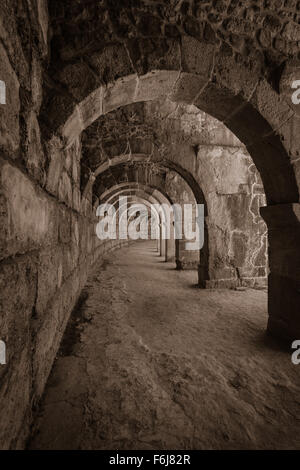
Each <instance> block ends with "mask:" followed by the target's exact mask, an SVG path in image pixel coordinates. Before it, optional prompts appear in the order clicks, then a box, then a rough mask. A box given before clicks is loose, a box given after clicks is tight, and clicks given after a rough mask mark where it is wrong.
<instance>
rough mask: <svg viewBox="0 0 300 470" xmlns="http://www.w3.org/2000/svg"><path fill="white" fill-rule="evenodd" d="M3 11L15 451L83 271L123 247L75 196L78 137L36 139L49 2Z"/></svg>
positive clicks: (0, 391) (2, 232) (4, 184)
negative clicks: (100, 233) (98, 230)
mask: <svg viewBox="0 0 300 470" xmlns="http://www.w3.org/2000/svg"><path fill="white" fill-rule="evenodd" d="M0 17H1V20H2V21H1V22H0V37H1V39H2V41H3V44H4V45H5V48H4V47H3V46H2V45H1V46H0V79H1V80H3V81H4V82H5V84H6V94H7V99H6V105H1V106H0V250H1V251H0V293H1V295H0V337H1V340H3V341H5V343H6V347H7V358H6V360H7V365H6V366H1V369H0V382H1V388H0V402H1V410H0V422H1V426H0V446H1V448H2V449H9V448H14V449H15V448H22V447H23V446H24V442H25V439H26V437H27V434H28V430H29V426H30V423H31V413H32V410H33V409H34V408H35V406H36V404H37V403H38V401H39V398H40V397H41V394H42V392H43V389H44V385H45V383H46V380H47V378H48V375H49V372H50V370H51V367H52V364H53V361H54V359H55V356H56V353H57V349H58V346H59V343H60V341H61V338H62V334H63V332H64V329H65V326H66V323H67V321H68V318H69V315H70V313H71V311H72V309H73V307H74V305H75V304H76V301H77V299H78V296H79V294H80V292H81V290H82V288H83V286H84V284H85V282H86V279H87V274H88V272H89V270H90V269H92V266H93V264H94V263H96V262H97V260H98V259H99V258H100V257H101V256H102V255H103V254H104V253H105V252H107V251H108V250H111V249H114V248H117V247H118V246H120V245H119V242H117V241H114V242H113V241H109V242H106V243H104V242H100V241H99V240H98V239H97V238H96V235H95V222H96V221H95V216H93V213H92V209H91V208H92V205H91V201H90V200H88V199H86V200H82V198H81V191H80V158H81V145H80V140H79V139H77V140H76V142H75V143H74V144H73V145H72V146H71V147H70V148H68V149H64V146H63V142H61V141H59V140H58V139H57V140H56V139H55V138H54V139H52V141H51V142H50V143H49V144H47V145H46V146H45V145H43V143H42V142H41V133H40V128H39V123H38V119H37V115H38V113H39V108H40V105H41V100H42V91H41V90H42V73H41V70H42V67H43V65H44V61H45V58H46V55H47V9H46V2H45V1H42V0H39V1H37V2H35V1H31V2H14V1H9V2H2V3H1V6H0ZM5 19H6V20H7V21H4V20H5ZM30 24H31V28H32V29H30V26H29V25H30ZM20 25H21V26H20ZM26 34H27V42H26V41H25V38H24V37H23V35H26Z"/></svg>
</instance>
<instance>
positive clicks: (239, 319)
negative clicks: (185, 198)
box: [30, 242, 300, 450]
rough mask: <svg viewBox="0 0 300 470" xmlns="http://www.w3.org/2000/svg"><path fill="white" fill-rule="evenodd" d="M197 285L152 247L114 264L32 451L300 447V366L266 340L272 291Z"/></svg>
mask: <svg viewBox="0 0 300 470" xmlns="http://www.w3.org/2000/svg"><path fill="white" fill-rule="evenodd" d="M104 268H105V269H104ZM195 283H196V273H195V272H178V271H175V270H174V268H173V265H171V264H170V263H163V262H162V259H161V258H159V257H158V255H157V253H156V252H155V249H154V244H152V243H151V242H146V243H137V244H135V245H132V246H131V247H130V248H126V249H123V250H120V251H118V252H115V253H114V254H113V255H110V258H109V260H108V261H107V263H105V265H104V266H103V267H99V268H98V269H97V271H95V273H94V274H93V275H92V276H91V277H90V280H89V283H88V285H87V286H86V288H85V291H84V293H83V301H82V305H81V306H80V307H78V308H77V310H76V311H74V314H73V316H72V318H73V320H72V322H70V325H69V327H68V330H67V332H66V335H65V339H64V342H63V344H62V348H61V351H60V355H59V358H58V360H57V361H56V363H55V366H54V368H53V371H52V374H51V377H50V379H49V382H48V385H47V388H46V392H45V397H44V401H43V405H42V409H41V412H40V416H39V417H38V419H37V421H36V425H35V427H36V430H37V433H36V435H35V438H34V439H33V440H32V442H31V445H30V448H32V449H157V450H159V449H232V448H233V449H252V448H259V449H264V448H268V449H270V448H277V449H278V448H299V449H300V438H299V425H300V397H299V390H300V366H295V365H292V363H291V356H290V354H289V353H287V352H283V351H281V350H280V349H279V348H276V346H275V345H273V344H272V342H270V341H269V340H268V339H266V337H265V335H264V331H265V327H266V320H267V313H266V308H267V307H266V303H267V295H266V293H265V292H263V291H254V290H247V291H245V292H239V291H226V290H223V291H222V290H200V289H197V288H195Z"/></svg>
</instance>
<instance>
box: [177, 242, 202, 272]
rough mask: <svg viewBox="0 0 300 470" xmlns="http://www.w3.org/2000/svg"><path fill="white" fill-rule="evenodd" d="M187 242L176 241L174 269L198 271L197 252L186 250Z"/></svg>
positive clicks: (198, 255)
mask: <svg viewBox="0 0 300 470" xmlns="http://www.w3.org/2000/svg"><path fill="white" fill-rule="evenodd" d="M186 243H190V242H189V240H185V239H183V240H176V269H196V270H197V269H198V266H199V257H200V254H199V253H200V251H199V250H193V251H191V250H186Z"/></svg>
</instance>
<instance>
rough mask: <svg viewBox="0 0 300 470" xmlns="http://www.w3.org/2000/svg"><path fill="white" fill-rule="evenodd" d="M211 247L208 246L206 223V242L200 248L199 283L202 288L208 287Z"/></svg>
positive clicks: (205, 225)
mask: <svg viewBox="0 0 300 470" xmlns="http://www.w3.org/2000/svg"><path fill="white" fill-rule="evenodd" d="M208 263H209V247H208V229H207V224H206V223H205V224H204V243H203V247H202V248H201V250H200V263H199V265H198V285H199V287H200V289H206V288H207V281H209V266H208Z"/></svg>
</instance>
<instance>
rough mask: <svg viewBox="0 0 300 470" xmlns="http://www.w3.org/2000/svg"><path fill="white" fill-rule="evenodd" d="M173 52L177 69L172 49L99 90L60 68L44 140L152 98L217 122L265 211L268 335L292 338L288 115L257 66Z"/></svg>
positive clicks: (187, 43)
mask: <svg viewBox="0 0 300 470" xmlns="http://www.w3.org/2000/svg"><path fill="white" fill-rule="evenodd" d="M137 41H138V40H137ZM174 47H176V48H177V49H176V50H177V52H178V53H179V56H180V60H179V63H178V61H176V60H175V62H174V48H172V51H170V50H168V51H166V52H164V55H162V56H161V58H160V59H161V64H163V65H159V64H160V60H159V58H158V57H155V60H154V61H153V60H152V59H153V57H152V56H151V57H149V58H148V59H147V64H146V65H145V67H143V68H142V69H140V68H139V67H138V66H136V64H133V68H132V63H131V66H130V67H129V69H128V67H127V65H128V64H127V65H126V64H124V68H122V66H121V67H120V69H119V70H121V71H120V73H119V76H118V78H115V79H112V80H111V81H108V83H107V84H105V85H104V84H103V83H102V84H101V81H100V79H99V80H98V81H97V79H96V80H94V81H93V83H87V81H86V80H85V79H86V77H84V80H85V81H84V83H83V82H81V81H80V80H81V76H80V74H78V75H77V79H78V80H76V83H75V88H74V81H73V80H72V79H69V80H68V78H67V75H68V76H69V75H70V73H71V72H72V67H71V68H70V67H69V65H70V64H68V66H66V68H65V69H64V70H62V73H61V79H60V80H61V82H63V83H64V91H63V93H61V94H58V96H56V97H55V99H52V98H53V96H51V100H50V102H47V101H46V102H45V106H44V108H43V109H44V110H46V111H47V113H48V116H47V117H46V119H44V118H45V113H44V114H43V113H42V121H43V122H44V123H46V128H47V129H48V130H47V134H48V138H50V137H51V136H52V135H53V134H56V135H58V136H60V138H61V139H62V141H63V142H64V145H65V146H66V147H68V145H70V144H71V143H72V142H73V141H74V140H75V139H76V137H78V136H79V135H80V133H81V132H82V130H83V129H85V128H86V127H88V126H89V125H90V124H91V123H92V122H94V120H95V119H97V118H98V117H99V116H101V115H103V114H106V113H108V112H110V111H112V110H114V109H116V108H119V107H122V106H124V105H127V104H130V103H133V102H139V101H151V100H155V99H157V98H159V97H168V98H169V99H170V100H171V101H175V102H181V103H187V104H193V105H195V106H197V107H199V109H201V110H203V111H205V112H207V113H208V114H210V115H211V116H213V117H215V118H217V119H219V120H220V121H222V122H223V123H224V124H225V125H226V126H227V127H228V128H229V129H230V130H231V131H232V132H233V133H234V134H235V135H236V136H237V137H238V138H239V139H240V141H241V142H243V143H244V144H245V145H246V148H247V150H248V152H249V154H250V156H251V157H252V159H253V161H254V163H255V165H256V167H257V169H258V171H259V173H260V175H261V179H262V182H263V186H264V190H265V194H266V199H267V203H268V206H269V207H267V208H264V209H263V211H262V215H263V217H264V219H265V221H266V222H267V225H268V229H269V233H270V236H269V260H270V271H271V273H270V276H269V314H270V319H269V327H268V328H269V330H270V331H272V333H273V334H275V335H279V336H281V337H282V336H285V337H289V338H290V337H293V336H294V332H295V331H299V332H300V321H299V311H298V305H299V302H300V294H299V292H300V290H299V282H300V281H299V279H300V276H299V257H300V252H299V246H298V243H297V242H296V241H295V240H297V239H298V238H299V235H300V209H299V188H300V171H299V158H298V150H297V145H295V143H294V141H293V139H294V138H295V135H296V134H295V132H294V130H293V129H294V127H295V125H297V120H296V117H295V112H294V111H293V110H292V109H291V107H290V106H289V104H288V103H287V102H286V101H285V100H283V99H282V97H281V96H280V95H279V94H278V93H277V92H276V91H275V90H274V89H273V88H272V87H271V85H270V83H269V82H268V81H267V80H266V78H265V77H264V75H263V73H262V69H261V64H260V62H257V63H256V62H255V61H252V63H251V59H250V60H249V63H248V64H246V63H245V61H241V60H237V56H234V55H230V54H229V55H228V54H226V52H225V51H224V48H220V49H218V50H216V48H215V47H214V46H212V45H211V44H209V43H205V42H199V41H198V40H197V39H195V38H191V37H189V36H185V35H183V36H181V38H180V40H179V39H178V41H177V39H174ZM175 56H176V55H175ZM112 63H114V61H112ZM253 64H254V65H253ZM255 64H256V65H257V64H258V66H256V65H255ZM125 65H126V66H125ZM66 90H67V93H66ZM56 92H57V89H56ZM51 101H52V102H51ZM49 103H50V106H49ZM44 127H45V126H44ZM274 206H277V207H275V208H274ZM278 218H280V220H281V222H280V230H279V229H278V224H279V222H278ZM287 246H288V248H286V247H287ZM271 299H272V300H271Z"/></svg>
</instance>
